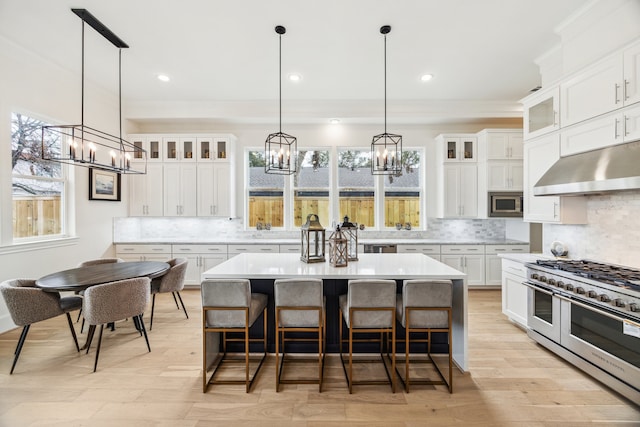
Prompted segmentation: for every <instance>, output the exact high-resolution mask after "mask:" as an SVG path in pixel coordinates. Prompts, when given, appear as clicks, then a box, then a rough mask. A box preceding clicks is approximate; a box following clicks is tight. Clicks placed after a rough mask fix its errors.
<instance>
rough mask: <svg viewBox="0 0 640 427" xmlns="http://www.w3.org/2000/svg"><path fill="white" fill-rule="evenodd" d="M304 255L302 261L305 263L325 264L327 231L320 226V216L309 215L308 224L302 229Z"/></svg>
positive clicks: (301, 257) (301, 256)
mask: <svg viewBox="0 0 640 427" xmlns="http://www.w3.org/2000/svg"><path fill="white" fill-rule="evenodd" d="M300 236H301V239H302V241H301V244H302V246H301V247H302V254H301V255H300V259H301V260H302V261H304V262H307V263H311V262H325V258H324V245H325V230H324V227H323V226H322V225H321V224H320V220H319V218H318V215H316V214H309V215H307V222H305V223H304V224H303V225H302V227H300Z"/></svg>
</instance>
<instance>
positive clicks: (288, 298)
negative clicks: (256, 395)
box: [273, 279, 326, 392]
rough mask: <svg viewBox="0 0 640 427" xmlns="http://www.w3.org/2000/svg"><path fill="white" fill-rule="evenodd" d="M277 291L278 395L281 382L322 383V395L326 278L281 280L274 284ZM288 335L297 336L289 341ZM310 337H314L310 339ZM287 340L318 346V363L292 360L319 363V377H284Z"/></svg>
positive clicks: (303, 360) (300, 360)
mask: <svg viewBox="0 0 640 427" xmlns="http://www.w3.org/2000/svg"><path fill="white" fill-rule="evenodd" d="M273 292H274V300H275V311H276V392H278V391H280V384H281V383H282V384H318V392H322V377H323V375H322V373H323V368H324V354H325V351H324V347H325V340H324V338H325V332H324V331H325V323H326V321H325V303H324V296H323V287H322V279H278V280H276V281H275V282H274V284H273ZM287 332H293V333H295V334H296V337H294V338H287V337H286V333H287ZM309 334H312V336H311V337H309V336H308V335H309ZM287 341H292V342H295V341H298V342H299V341H307V342H312V341H313V342H317V343H318V358H317V360H316V359H310V358H301V357H297V358H295V359H291V361H292V362H305V361H307V362H308V361H314V362H315V361H317V363H318V376H317V377H316V378H296V379H282V378H281V377H282V371H283V369H284V362H285V359H286V343H287ZM281 343H282V344H281ZM281 350H282V360H280V351H281Z"/></svg>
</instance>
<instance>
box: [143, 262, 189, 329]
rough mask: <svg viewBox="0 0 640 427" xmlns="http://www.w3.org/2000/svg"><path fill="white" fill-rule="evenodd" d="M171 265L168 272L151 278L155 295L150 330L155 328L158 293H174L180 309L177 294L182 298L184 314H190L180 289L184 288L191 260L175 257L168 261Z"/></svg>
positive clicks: (152, 291) (152, 302)
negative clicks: (154, 316) (154, 320)
mask: <svg viewBox="0 0 640 427" xmlns="http://www.w3.org/2000/svg"><path fill="white" fill-rule="evenodd" d="M167 264H169V265H170V266H171V267H170V268H169V271H167V273H166V274H164V275H163V276H161V277H158V278H156V279H153V280H151V295H153V298H152V301H151V322H150V323H149V330H151V329H153V313H154V311H155V307H156V294H159V293H169V292H171V295H173V301H174V302H175V303H176V307H178V310H180V306H179V305H178V300H177V299H176V295H177V296H178V299H179V300H180V304H181V305H182V310H184V315H185V316H187V319H188V318H189V314H188V313H187V309H186V307H185V306H184V302H182V297H181V296H180V291H181V290H182V289H183V288H184V277H185V275H186V274H187V265H188V264H189V261H188V260H187V259H186V258H174V259H171V260H169V261H167Z"/></svg>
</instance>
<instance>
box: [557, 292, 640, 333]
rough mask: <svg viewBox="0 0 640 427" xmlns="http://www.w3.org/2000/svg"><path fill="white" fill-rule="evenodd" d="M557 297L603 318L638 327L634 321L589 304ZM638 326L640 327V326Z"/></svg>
mask: <svg viewBox="0 0 640 427" xmlns="http://www.w3.org/2000/svg"><path fill="white" fill-rule="evenodd" d="M557 297H558V298H560V299H561V300H564V301H568V302H569V303H571V304H575V305H577V306H578V307H582V308H584V309H586V310H589V311H593V312H594V313H598V314H601V315H603V316H606V317H609V318H611V319H613V320H617V321H618V322H629V323H633V324H634V325H637V323H636V322H634V321H632V320H629V319H625V318H624V317H620V316H616V315H615V314H611V313H609V312H608V311H604V310H599V309H598V308H597V307H593V306H590V305H589V304H585V303H582V302H580V301H576V300H574V299H571V298H567V297H565V296H563V295H557ZM638 326H640V325H638Z"/></svg>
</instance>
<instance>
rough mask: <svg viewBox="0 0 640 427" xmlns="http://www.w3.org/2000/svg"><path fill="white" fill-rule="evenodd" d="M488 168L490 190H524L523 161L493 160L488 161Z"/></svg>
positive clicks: (488, 187) (488, 186)
mask: <svg viewBox="0 0 640 427" xmlns="http://www.w3.org/2000/svg"><path fill="white" fill-rule="evenodd" d="M486 168H487V189H488V190H489V191H504V190H506V191H509V190H514V191H521V190H522V179H523V177H522V173H523V164H522V161H511V160H492V161H489V162H487V165H486Z"/></svg>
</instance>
